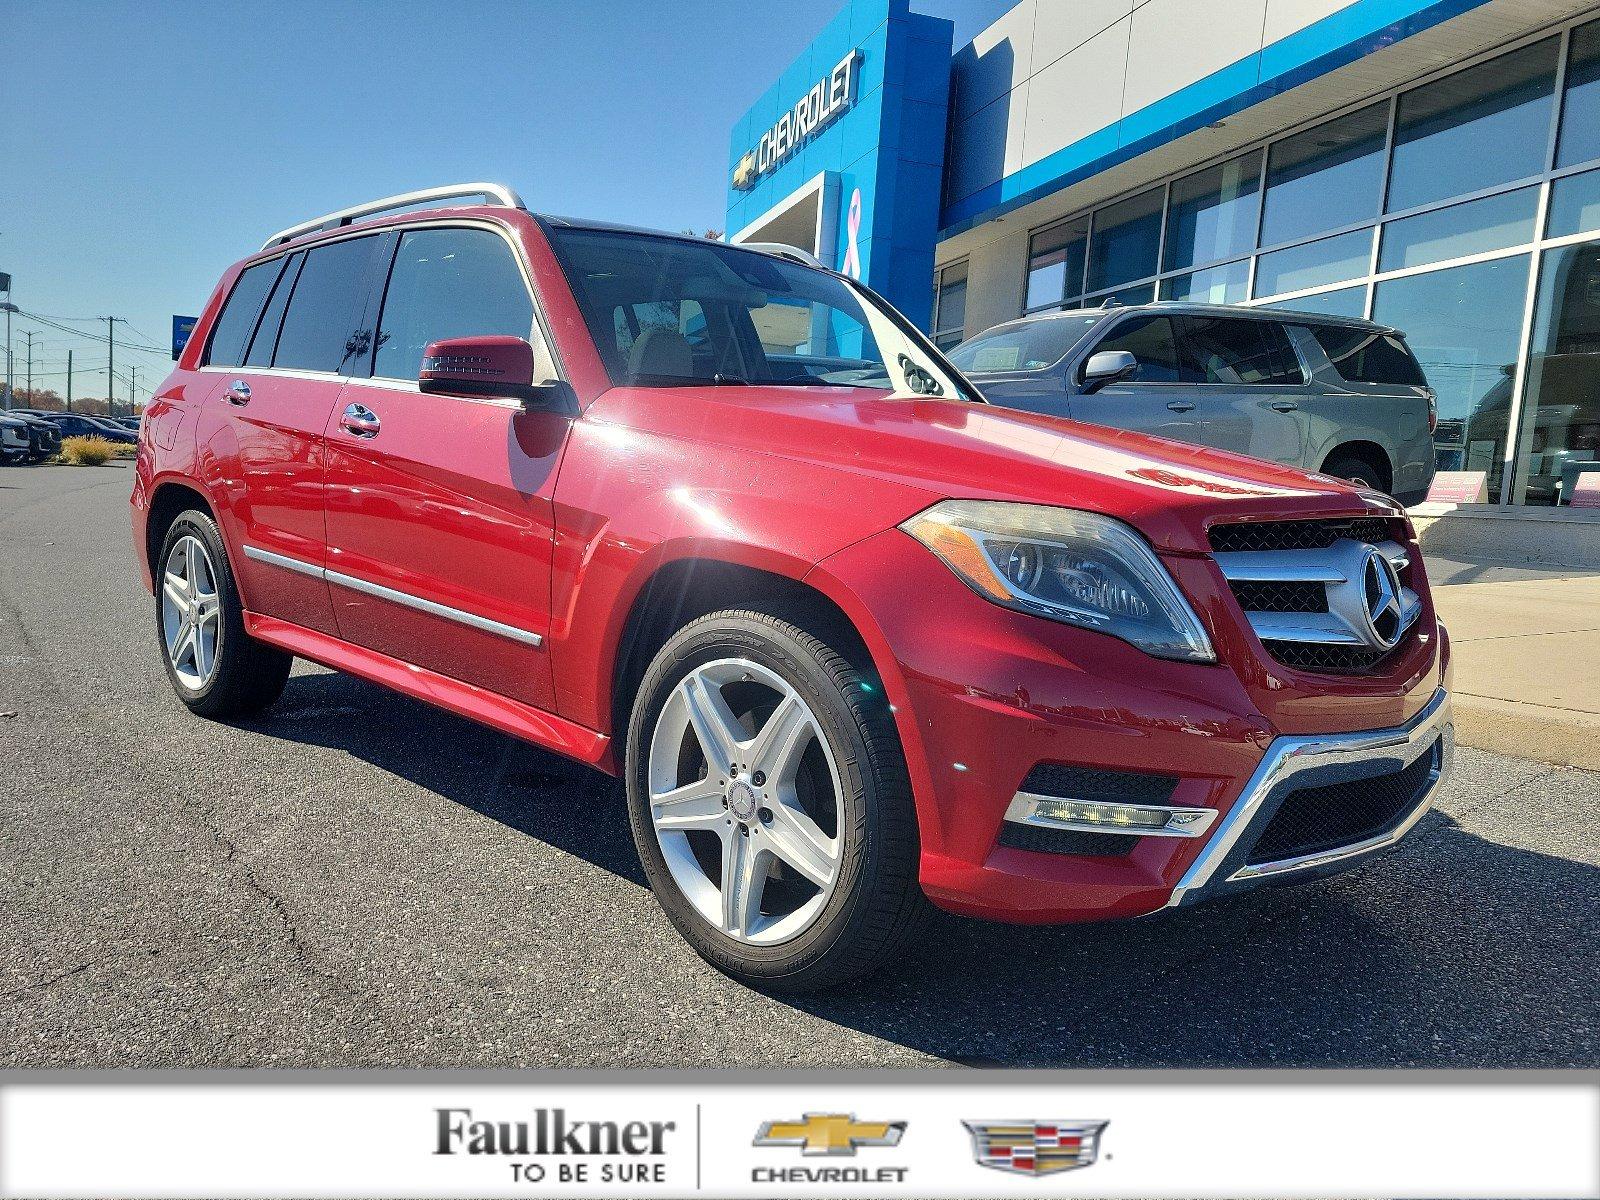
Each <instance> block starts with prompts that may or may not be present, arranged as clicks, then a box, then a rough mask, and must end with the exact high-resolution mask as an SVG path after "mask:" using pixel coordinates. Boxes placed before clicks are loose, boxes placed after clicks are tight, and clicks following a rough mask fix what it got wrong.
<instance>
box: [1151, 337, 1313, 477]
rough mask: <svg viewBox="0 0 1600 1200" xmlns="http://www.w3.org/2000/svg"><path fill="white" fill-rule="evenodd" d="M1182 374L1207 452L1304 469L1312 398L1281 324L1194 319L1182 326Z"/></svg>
mask: <svg viewBox="0 0 1600 1200" xmlns="http://www.w3.org/2000/svg"><path fill="white" fill-rule="evenodd" d="M1177 325H1178V352H1179V358H1180V362H1181V363H1182V367H1183V369H1182V374H1183V377H1184V379H1185V381H1186V382H1188V383H1190V384H1192V385H1193V386H1192V391H1193V399H1194V401H1195V403H1196V406H1197V407H1196V409H1195V411H1196V412H1198V413H1200V414H1202V416H1203V423H1204V425H1205V426H1206V428H1204V429H1202V430H1201V431H1200V432H1201V438H1199V439H1196V440H1203V441H1204V443H1205V444H1206V445H1208V446H1219V447H1221V448H1222V449H1224V450H1237V451H1239V452H1240V453H1242V454H1248V455H1250V456H1252V457H1254V458H1264V459H1267V460H1269V461H1271V462H1281V463H1288V464H1290V465H1291V466H1300V465H1302V462H1303V459H1304V457H1305V443H1306V412H1305V410H1304V409H1303V408H1302V407H1301V405H1302V403H1303V402H1304V401H1306V400H1308V399H1309V398H1310V396H1311V394H1312V393H1311V389H1309V388H1308V387H1307V386H1306V379H1305V372H1304V371H1303V370H1302V368H1301V365H1300V356H1299V353H1298V352H1297V351H1296V350H1295V347H1294V343H1293V342H1292V341H1291V340H1290V338H1289V334H1288V332H1287V331H1286V330H1285V329H1284V327H1283V326H1282V325H1280V324H1279V323H1278V322H1276V321H1272V320H1268V319H1265V318H1259V317H1232V316H1221V315H1212V314H1204V315H1199V314H1196V315H1190V316H1182V317H1179V318H1178V319H1177Z"/></svg>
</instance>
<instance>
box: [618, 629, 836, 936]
mask: <svg viewBox="0 0 1600 1200" xmlns="http://www.w3.org/2000/svg"><path fill="white" fill-rule="evenodd" d="M746 685H754V690H755V691H759V692H761V693H762V694H763V699H764V701H765V702H764V703H762V704H760V705H758V706H757V707H755V708H754V709H752V710H751V711H750V712H749V713H746V714H742V715H736V714H735V713H734V711H733V709H732V708H730V707H729V704H728V701H727V699H726V698H725V694H724V693H725V691H726V690H727V689H730V688H739V689H741V690H743V691H744V692H745V693H746V694H747V695H748V694H749V693H750V692H751V690H752V689H751V688H750V687H749V686H746ZM773 695H775V696H776V704H775V706H773V707H771V710H770V713H767V715H766V716H765V719H764V720H759V721H758V720H757V719H756V718H755V716H754V714H755V713H757V712H765V710H766V709H767V708H768V706H769V704H770V703H771V699H772V696H773ZM689 739H693V744H692V745H690V744H689ZM686 747H688V748H689V749H690V750H691V751H698V753H690V754H687V755H686V754H685V749H686ZM813 747H816V748H817V750H819V751H820V754H821V759H820V763H819V760H818V758H817V757H816V753H815V752H814V751H813V749H812V748H813ZM808 761H809V766H807V767H805V769H804V770H803V769H802V768H803V765H804V764H807V763H808ZM701 770H703V771H704V772H705V773H704V775H700V774H699V772H700V771H701ZM686 775H688V776H690V777H689V778H685V776H686ZM695 776H698V777H695ZM648 779H649V789H650V821H651V824H652V825H653V826H654V827H655V832H656V840H657V842H658V843H659V844H660V846H661V854H662V857H663V858H664V859H665V860H666V864H667V869H668V870H669V871H671V873H672V878H673V881H674V882H675V883H676V884H677V885H678V888H679V890H680V891H681V892H682V893H683V895H684V897H685V898H686V899H687V900H688V901H689V903H690V904H692V905H693V906H694V908H695V911H696V912H698V913H699V914H700V915H701V916H702V917H703V918H705V920H706V921H708V922H710V924H711V925H713V926H714V927H716V928H717V929H720V930H721V931H722V932H723V933H724V934H725V935H726V936H728V937H730V938H732V939H733V940H735V941H737V942H742V943H745V944H748V945H759V946H770V945H776V944H778V943H780V942H786V941H789V940H790V939H792V938H795V937H798V936H799V935H800V934H802V933H804V932H805V931H806V930H807V929H808V928H810V927H811V925H812V923H813V922H815V921H816V919H817V917H818V915H819V914H820V913H821V912H822V908H823V906H824V905H825V904H826V903H827V902H828V897H829V895H831V894H832V892H833V887H834V884H835V882H836V881H837V880H838V877H839V860H840V851H841V848H842V847H841V838H840V836H839V832H840V831H841V830H842V828H843V822H844V811H843V799H842V797H843V788H842V787H841V786H840V783H839V771H838V767H837V766H836V765H835V764H834V761H833V753H832V751H831V750H830V749H829V748H828V741H827V738H825V737H823V735H822V727H821V725H820V723H819V722H818V720H817V717H816V715H815V714H814V713H813V712H812V711H811V709H810V707H809V706H808V705H807V704H806V702H805V701H804V700H802V699H801V698H800V695H799V693H798V692H796V691H795V690H794V688H792V687H791V686H790V685H789V684H788V683H787V682H786V681H785V680H784V679H783V678H782V677H781V676H779V675H778V674H777V673H775V672H773V671H770V670H768V669H767V668H766V667H763V666H761V665H760V664H758V663H754V662H750V661H748V660H745V659H720V660H718V661H716V662H710V663H705V664H704V665H702V666H699V667H696V668H695V669H694V670H693V671H691V672H690V673H689V674H688V675H686V676H685V677H684V678H683V680H682V681H681V682H680V683H679V684H678V686H677V687H676V688H674V689H673V692H672V694H671V695H670V696H668V697H667V702H666V704H664V705H663V706H662V709H661V715H660V717H659V718H658V719H657V721H656V727H655V731H654V732H653V733H652V735H651V738H650V760H649V764H648ZM824 792H825V793H826V794H825V795H824V794H823V793H824ZM819 817H821V818H822V819H823V821H824V822H825V823H826V824H829V825H831V826H832V828H833V830H834V833H833V835H831V836H830V835H829V834H828V833H827V832H825V830H824V829H823V825H822V824H819V821H818V818H819ZM691 835H698V840H699V842H700V846H699V849H700V853H698V854H697V853H696V846H695V845H694V841H695V838H694V837H692V836H691ZM713 835H714V836H715V838H716V839H718V840H719V841H720V855H712V854H710V853H708V849H709V846H710V845H711V844H712V843H711V842H710V837H711V836H713ZM707 859H713V860H714V863H715V865H717V866H718V867H719V869H718V870H717V871H716V872H715V873H714V874H713V873H712V872H711V871H708V870H707V861H706V860H707ZM778 876H782V877H784V878H785V880H786V883H785V884H784V886H782V887H780V888H777V889H773V891H774V895H773V896H771V897H769V896H768V891H769V888H768V884H769V883H770V882H772V881H773V880H774V879H775V878H776V877H778ZM796 877H798V880H804V881H805V884H804V885H799V884H798V880H797V879H796ZM791 883H793V884H795V885H796V886H790V884H791ZM805 886H809V887H810V888H813V889H815V891H814V894H811V895H809V896H804V897H801V898H799V899H798V901H797V902H796V903H794V905H793V907H787V908H786V906H785V905H784V904H783V903H782V902H781V900H780V898H779V896H778V893H780V892H781V893H787V894H788V895H789V896H790V897H791V898H792V897H793V894H794V892H795V891H796V890H797V888H798V890H804V887H805ZM764 899H765V900H769V901H771V903H769V904H768V906H767V910H765V911H764V910H763V900H764Z"/></svg>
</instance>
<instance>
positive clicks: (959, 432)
mask: <svg viewBox="0 0 1600 1200" xmlns="http://www.w3.org/2000/svg"><path fill="white" fill-rule="evenodd" d="M588 415H590V416H593V417H595V418H597V419H600V420H615V421H618V422H619V423H622V424H626V425H630V426H634V427H641V426H643V427H649V428H652V429H654V430H655V431H657V432H660V433H664V434H668V435H671V436H679V437H685V438H690V439H693V440H695V441H699V442H702V443H714V444H722V445H728V446H739V447H741V448H744V449H748V450H752V451H758V452H761V453H766V454H776V455H782V456H783V457H785V458H790V459H794V460H799V461H808V462H814V463H818V464H821V465H825V466H828V467H833V468H836V469H838V470H842V471H847V472H853V473H858V474H864V475H871V476H873V477H875V478H878V479H881V480H885V481H889V482H894V483H900V484H904V485H906V486H907V487H909V488H912V489H916V491H917V492H919V493H921V495H920V496H917V497H914V498H912V502H913V503H916V504H918V506H919V507H918V508H914V509H912V510H911V511H908V512H906V513H905V514H904V516H910V515H912V512H914V511H919V510H920V506H922V502H923V501H926V502H927V503H932V502H933V500H935V499H947V498H951V499H953V498H962V499H978V500H1010V501H1018V502H1022V503H1029V504H1050V505H1059V506H1062V507H1067V508H1082V509H1088V510H1090V511H1093V512H1098V513H1103V514H1105V515H1107V516H1112V517H1117V518H1119V519H1121V520H1124V521H1127V522H1129V523H1130V524H1132V525H1133V526H1134V527H1135V528H1137V529H1139V530H1140V531H1141V532H1142V533H1143V534H1144V535H1145V537H1147V538H1148V539H1149V540H1150V541H1151V542H1152V543H1153V544H1154V545H1156V546H1157V547H1159V548H1161V549H1164V550H1169V551H1177V552H1200V553H1204V552H1207V551H1208V550H1209V544H1208V542H1207V540H1206V535H1205V530H1206V528H1207V527H1208V526H1210V525H1212V524H1217V523H1224V522H1237V521H1252V520H1293V519H1296V518H1311V517H1358V516H1374V515H1376V516H1394V515H1396V514H1398V513H1399V512H1400V511H1401V510H1400V508H1399V506H1398V505H1396V504H1395V503H1394V502H1393V501H1392V500H1389V499H1388V498H1387V497H1384V496H1381V495H1379V494H1377V493H1375V492H1369V491H1364V490H1359V489H1356V488H1353V487H1351V486H1350V485H1348V484H1345V483H1343V482H1341V481H1339V480H1336V479H1332V478H1330V477H1328V476H1325V475H1314V474H1311V473H1308V472H1305V471H1301V470H1299V469H1297V468H1293V467H1287V466H1281V465H1278V464H1275V463H1269V462H1264V461H1262V460H1260V459H1254V458H1247V457H1245V456H1244V455H1240V454H1231V453H1227V452H1225V451H1220V450H1208V449H1205V448H1202V447H1197V446H1190V445H1187V444H1185V443H1181V442H1173V441H1169V440H1167V439H1166V438H1158V437H1151V436H1149V435H1147V434H1141V433H1133V432H1129V431H1127V430H1119V429H1107V428H1104V427H1102V426H1097V425H1084V424H1081V423H1079V422H1077V421H1071V420H1068V419H1066V418H1062V417H1051V416H1045V415H1042V414H1038V413H1028V412H1019V411H1016V410H1013V409H1006V408H998V407H996V406H993V405H989V404H979V403H971V402H967V401H956V400H935V399H926V400H922V399H919V400H905V399H891V398H889V396H888V395H887V394H886V393H883V392H878V391H864V390H862V389H859V388H847V387H838V388H792V387H704V388H701V387H690V388H672V389H649V390H642V389H629V388H617V389H614V390H612V391H610V392H607V393H606V394H605V395H603V396H601V397H600V398H599V399H597V400H596V401H595V402H594V404H592V405H591V406H590V408H589V410H588ZM900 519H904V517H898V518H896V520H897V521H898V520H900Z"/></svg>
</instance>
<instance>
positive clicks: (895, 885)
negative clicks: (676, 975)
mask: <svg viewBox="0 0 1600 1200" xmlns="http://www.w3.org/2000/svg"><path fill="white" fill-rule="evenodd" d="M728 658H743V659H748V660H750V661H753V662H755V663H757V664H758V665H760V666H762V667H765V668H766V669H768V670H770V671H772V672H774V673H775V674H777V675H778V676H780V677H781V678H782V679H783V680H784V681H785V682H786V683H787V684H788V685H789V686H790V687H792V688H793V689H794V690H795V692H796V693H798V694H799V696H800V697H801V699H803V700H804V701H805V703H806V704H807V705H808V706H809V707H810V708H811V710H812V713H813V714H814V715H815V716H816V718H817V725H818V727H819V728H820V729H821V731H822V733H823V735H824V736H825V737H826V739H827V745H828V749H829V751H830V753H831V754H832V756H833V760H834V764H835V766H836V768H837V771H838V776H839V780H840V783H841V785H842V787H841V791H842V794H841V796H840V802H841V813H840V820H839V822H838V837H839V841H840V846H841V848H840V851H839V865H838V874H837V877H836V882H835V883H834V885H833V890H832V892H831V893H830V894H829V895H828V898H827V900H826V903H825V904H824V905H823V907H822V908H821V910H820V912H819V913H818V914H817V916H816V917H815V919H814V920H813V921H812V923H811V924H810V925H809V927H807V928H806V929H805V930H804V932H802V933H800V934H798V935H797V936H795V937H793V938H792V939H791V940H789V941H785V942H781V943H779V944H776V945H769V946H761V945H751V944H749V943H746V942H741V941H738V940H736V939H734V938H733V937H731V936H729V935H728V934H726V933H724V932H723V931H722V930H721V929H720V928H718V927H716V926H714V925H713V924H712V923H711V922H710V921H708V920H707V919H706V918H704V917H703V916H701V915H700V913H699V912H698V911H697V910H696V909H695V907H694V906H693V905H692V904H691V903H690V902H689V900H688V899H687V898H686V897H685V896H684V894H683V892H682V891H681V889H680V888H679V886H678V884H677V882H676V880H674V878H673V876H672V873H671V870H670V869H669V868H668V866H667V862H666V859H665V856H664V855H663V853H662V849H661V844H660V842H659V841H658V840H657V836H656V831H655V827H654V825H653V824H652V822H651V816H650V800H649V786H648V765H649V753H650V745H651V737H652V734H653V732H654V730H655V726H656V723H657V721H658V720H659V719H660V717H661V714H662V710H663V707H664V706H665V705H666V703H667V700H668V698H669V697H670V696H671V695H672V692H673V690H674V689H675V688H676V687H677V686H678V684H679V683H680V682H681V681H682V680H683V679H684V677H685V676H686V675H687V674H689V673H690V672H691V671H692V670H694V669H695V668H696V667H697V666H699V665H701V664H704V663H709V662H714V661H717V660H720V659H728ZM868 682H869V680H868V677H867V676H866V675H865V674H864V672H863V671H862V670H861V669H859V668H858V667H857V666H856V665H855V664H853V663H852V662H851V661H850V660H849V659H848V658H847V657H846V656H845V655H844V654H842V653H840V652H839V651H838V650H837V649H835V648H834V647H832V646H830V645H828V644H827V643H826V642H824V641H823V640H821V639H820V638H818V637H816V636H814V635H813V634H811V633H809V632H807V631H806V630H805V629H802V628H801V627H800V626H798V625H796V624H792V623H790V622H789V621H786V620H782V619H780V618H778V617H775V616H771V615H769V614H767V613H762V612H753V611H744V610H737V611H727V612H719V613H712V614H710V615H708V616H705V617H701V618H700V619H699V620H697V621H694V622H692V623H691V624H689V625H687V626H685V627H684V628H683V629H681V630H679V631H678V632H677V633H676V634H675V635H673V637H672V638H671V639H670V640H669V641H668V642H667V644H666V645H665V646H663V647H662V649H661V651H660V653H659V654H657V655H656V658H655V661H654V662H652V663H651V665H650V668H649V670H648V671H647V672H646V673H645V676H644V679H643V681H642V682H641V684H640V686H639V690H638V693H637V695H636V696H635V699H634V704H633V713H632V718H631V720H630V722H629V728H628V749H627V763H626V768H625V781H626V789H627V801H628V816H629V821H630V823H631V825H632V828H633V837H634V843H635V845H636V846H637V848H638V851H639V858H640V861H641V862H642V863H643V865H644V870H645V874H646V875H647V876H648V877H649V880H650V885H651V887H652V889H653V890H654V891H655V894H656V899H657V900H658V901H659V902H660V904H661V907H662V909H663V910H664V911H665V912H666V915H667V917H668V918H669V919H670V920H671V921H672V923H673V925H674V926H676V927H677V929H678V932H679V933H681V934H682V935H683V937H684V938H685V940H687V941H688V942H689V944H690V945H691V946H693V947H694V949H695V951H696V952H697V953H699V954H700V956H701V957H702V958H704V959H705V960H706V961H707V962H709V963H711V964H712V965H713V966H715V967H716V968H718V969H719V970H721V971H723V972H725V973H727V974H728V975H731V976H733V977H734V978H736V979H739V980H741V981H743V982H746V983H748V984H751V985H753V986H758V987H763V988H769V989H773V990H787V991H813V990H817V989H821V988H827V987H834V986H837V985H839V984H841V983H844V982H847V981H849V980H852V979H856V978H859V977H861V976H864V975H866V974H869V973H871V972H873V971H875V970H877V969H878V968H880V967H882V966H884V965H885V964H886V963H887V962H889V961H890V960H891V959H892V958H893V957H894V956H895V955H896V954H897V953H899V952H900V951H901V950H902V949H904V947H905V946H906V944H907V943H908V941H909V940H910V939H911V938H912V936H913V935H914V933H915V931H916V930H917V929H918V927H919V926H920V925H921V923H922V920H923V918H924V916H925V915H926V913H927V912H928V911H929V910H930V908H931V906H930V905H929V903H928V901H927V899H926V897H924V895H923V893H922V889H921V886H920V885H919V884H918V882H917V863H918V854H919V841H918V837H917V816H916V809H915V806H914V804H913V802H912V797H911V785H910V781H909V779H908V777H907V774H906V767H905V758H904V755H903V753H902V752H901V749H900V742H899V737H898V735H897V734H896V732H895V728H894V722H893V718H892V717H891V716H890V714H889V711H888V706H887V705H886V704H885V703H884V701H883V698H882V689H881V688H878V687H872V688H871V689H870V690H868V689H867V688H864V687H863V684H866V683H868Z"/></svg>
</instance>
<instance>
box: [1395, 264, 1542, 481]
mask: <svg viewBox="0 0 1600 1200" xmlns="http://www.w3.org/2000/svg"><path fill="white" fill-rule="evenodd" d="M1527 293H1528V256H1527V255H1525V254H1518V255H1513V256H1511V257H1509V258H1500V259H1494V260H1492V261H1490V262H1480V263H1472V264H1470V265H1467V266H1461V267H1448V268H1446V269H1445V270H1442V271H1430V272H1427V273H1425V274H1421V275H1407V276H1404V277H1402V278H1399V279H1390V280H1385V281H1383V282H1381V283H1379V284H1378V287H1377V293H1376V295H1375V296H1374V297H1373V302H1372V319H1373V320H1374V321H1378V322H1380V323H1382V324H1384V325H1389V326H1392V327H1393V328H1395V329H1399V330H1402V331H1403V332H1404V333H1405V335H1406V341H1407V342H1408V343H1409V344H1410V346H1411V349H1412V351H1413V352H1415V354H1416V356H1417V361H1418V363H1420V364H1421V366H1422V372H1423V374H1424V375H1426V376H1427V378H1428V383H1429V385H1430V386H1431V387H1432V388H1433V390H1434V391H1435V392H1437V393H1438V403H1439V427H1438V430H1437V431H1436V432H1435V434H1434V461H1435V463H1436V464H1437V466H1438V469H1439V470H1441V471H1485V472H1487V473H1488V476H1489V495H1490V497H1491V498H1493V497H1495V496H1496V495H1497V494H1498V492H1499V489H1500V477H1501V474H1502V468H1503V466H1504V460H1505V448H1506V434H1507V427H1508V421H1509V418H1510V415H1511V395H1512V379H1513V377H1514V375H1515V373H1516V365H1517V342H1518V339H1519V337H1520V336H1521V333H1522V310H1523V307H1524V301H1525V299H1526V297H1527Z"/></svg>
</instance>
